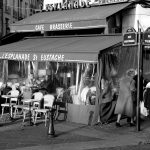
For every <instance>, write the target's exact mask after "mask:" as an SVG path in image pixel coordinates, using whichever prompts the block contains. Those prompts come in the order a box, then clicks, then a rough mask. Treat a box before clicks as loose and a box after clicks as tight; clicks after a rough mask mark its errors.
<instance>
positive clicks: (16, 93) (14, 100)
mask: <svg viewBox="0 0 150 150" xmlns="http://www.w3.org/2000/svg"><path fill="white" fill-rule="evenodd" d="M9 93H10V95H11V96H13V97H12V98H11V99H10V101H11V103H16V104H17V102H18V96H19V91H18V90H11V91H10V92H9Z"/></svg>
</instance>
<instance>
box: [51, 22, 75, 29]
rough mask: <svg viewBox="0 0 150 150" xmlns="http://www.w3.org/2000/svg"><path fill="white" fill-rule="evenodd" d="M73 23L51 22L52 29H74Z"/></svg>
mask: <svg viewBox="0 0 150 150" xmlns="http://www.w3.org/2000/svg"><path fill="white" fill-rule="evenodd" d="M72 28H73V27H72V23H58V24H50V26H49V29H50V30H67V29H72Z"/></svg>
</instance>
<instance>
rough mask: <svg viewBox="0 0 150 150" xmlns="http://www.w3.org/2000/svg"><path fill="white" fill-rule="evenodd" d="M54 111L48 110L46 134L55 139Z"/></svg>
mask: <svg viewBox="0 0 150 150" xmlns="http://www.w3.org/2000/svg"><path fill="white" fill-rule="evenodd" d="M54 111H55V109H53V108H52V109H49V121H48V131H47V134H48V135H50V136H51V137H55V130H54Z"/></svg>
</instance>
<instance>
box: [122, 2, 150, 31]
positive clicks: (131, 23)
mask: <svg viewBox="0 0 150 150" xmlns="http://www.w3.org/2000/svg"><path fill="white" fill-rule="evenodd" d="M138 21H139V23H140V26H139V27H140V28H141V29H142V32H143V31H145V30H146V29H147V28H148V27H150V8H143V7H142V6H141V5H139V4H137V5H136V6H135V8H132V9H129V10H127V11H125V12H124V15H123V21H122V24H123V27H122V28H123V32H126V30H127V29H128V28H129V27H133V28H134V29H135V30H136V31H138Z"/></svg>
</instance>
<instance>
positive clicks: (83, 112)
mask: <svg viewBox="0 0 150 150" xmlns="http://www.w3.org/2000/svg"><path fill="white" fill-rule="evenodd" d="M94 110H95V105H76V104H68V114H67V121H69V122H75V123H81V124H86V125H91V121H92V117H93V114H94Z"/></svg>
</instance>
